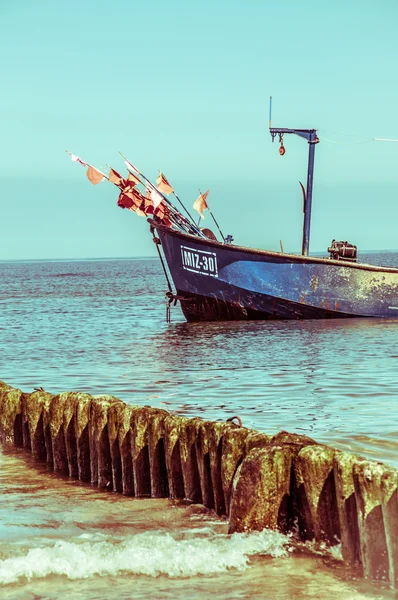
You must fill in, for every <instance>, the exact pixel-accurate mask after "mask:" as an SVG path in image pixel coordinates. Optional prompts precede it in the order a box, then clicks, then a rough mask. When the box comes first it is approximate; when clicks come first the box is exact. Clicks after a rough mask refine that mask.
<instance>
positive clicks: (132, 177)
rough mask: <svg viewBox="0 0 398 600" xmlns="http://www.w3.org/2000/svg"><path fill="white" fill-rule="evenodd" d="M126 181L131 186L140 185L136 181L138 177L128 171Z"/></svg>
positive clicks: (138, 181)
mask: <svg viewBox="0 0 398 600" xmlns="http://www.w3.org/2000/svg"><path fill="white" fill-rule="evenodd" d="M127 181H129V182H130V183H131V184H132V185H137V183H141V181H140V180H139V179H138V177H136V176H135V175H133V173H130V171H129V174H128V176H127Z"/></svg>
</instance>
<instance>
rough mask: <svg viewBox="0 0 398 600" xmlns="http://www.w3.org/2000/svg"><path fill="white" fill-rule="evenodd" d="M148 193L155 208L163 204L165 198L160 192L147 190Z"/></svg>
mask: <svg viewBox="0 0 398 600" xmlns="http://www.w3.org/2000/svg"><path fill="white" fill-rule="evenodd" d="M147 192H148V193H149V197H150V199H151V200H152V202H153V205H154V207H155V208H157V207H158V206H159V204H161V203H162V202H163V196H162V195H161V194H160V193H159V192H158V190H157V189H156V188H153V189H150V188H147Z"/></svg>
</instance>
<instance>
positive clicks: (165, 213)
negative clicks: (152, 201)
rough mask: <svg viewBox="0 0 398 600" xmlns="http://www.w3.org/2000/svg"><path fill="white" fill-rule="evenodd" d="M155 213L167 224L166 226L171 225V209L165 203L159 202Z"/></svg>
mask: <svg viewBox="0 0 398 600" xmlns="http://www.w3.org/2000/svg"><path fill="white" fill-rule="evenodd" d="M153 214H154V216H155V217H157V218H158V219H159V220H160V222H161V223H162V224H163V225H166V227H171V221H170V209H169V207H168V206H166V205H165V204H164V203H162V204H159V206H158V207H157V208H155V210H154V213H153Z"/></svg>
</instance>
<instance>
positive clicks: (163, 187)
mask: <svg viewBox="0 0 398 600" xmlns="http://www.w3.org/2000/svg"><path fill="white" fill-rule="evenodd" d="M156 183H157V186H158V190H159V191H160V192H163V193H164V194H167V195H169V194H171V193H172V192H174V190H173V188H172V187H171V185H170V184H169V182H168V181H167V179H166V177H165V176H164V175H163V173H162V171H159V177H158V178H157V179H156Z"/></svg>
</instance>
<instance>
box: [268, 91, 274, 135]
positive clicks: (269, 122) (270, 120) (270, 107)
mask: <svg viewBox="0 0 398 600" xmlns="http://www.w3.org/2000/svg"><path fill="white" fill-rule="evenodd" d="M271 113H272V96H270V97H269V120H268V127H269V128H270V129H271V127H272V119H271ZM272 141H273V140H272Z"/></svg>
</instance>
